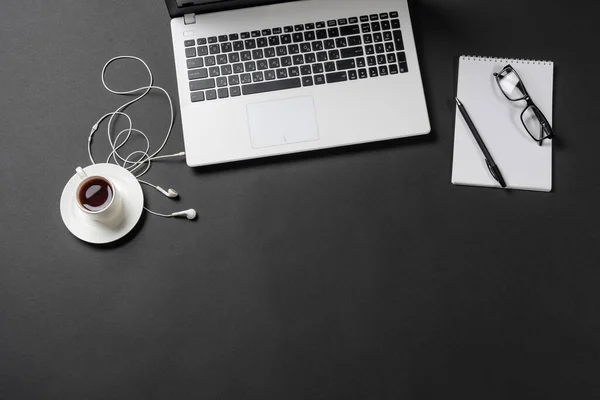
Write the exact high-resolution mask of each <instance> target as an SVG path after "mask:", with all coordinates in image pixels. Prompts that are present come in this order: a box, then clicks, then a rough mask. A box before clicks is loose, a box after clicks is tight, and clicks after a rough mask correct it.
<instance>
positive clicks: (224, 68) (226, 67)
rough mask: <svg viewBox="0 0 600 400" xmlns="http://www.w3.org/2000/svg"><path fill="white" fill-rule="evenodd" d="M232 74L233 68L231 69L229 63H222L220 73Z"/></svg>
mask: <svg viewBox="0 0 600 400" xmlns="http://www.w3.org/2000/svg"><path fill="white" fill-rule="evenodd" d="M231 74H233V70H232V69H231V65H223V66H222V67H221V75H231Z"/></svg>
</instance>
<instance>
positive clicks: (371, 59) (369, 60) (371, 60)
mask: <svg viewBox="0 0 600 400" xmlns="http://www.w3.org/2000/svg"><path fill="white" fill-rule="evenodd" d="M367 64H368V65H369V67H373V66H375V65H377V59H376V58H375V56H369V57H367Z"/></svg>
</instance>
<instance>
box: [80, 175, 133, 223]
mask: <svg viewBox="0 0 600 400" xmlns="http://www.w3.org/2000/svg"><path fill="white" fill-rule="evenodd" d="M75 171H76V172H77V175H78V176H79V178H81V182H79V185H78V186H77V191H76V192H75V202H76V203H77V206H78V207H79V209H80V210H81V211H82V212H83V213H84V214H85V215H86V216H87V217H88V218H90V219H92V220H94V221H98V222H100V223H102V224H106V225H111V226H115V225H117V224H119V223H120V222H121V221H122V220H123V207H122V199H121V194H120V193H119V191H118V190H117V187H116V186H115V184H114V183H113V182H112V181H111V180H110V179H109V178H108V177H106V176H102V175H92V176H88V175H87V174H86V173H85V171H84V170H83V168H81V167H77V169H76V170H75ZM92 179H102V180H104V181H106V182H108V184H109V185H110V187H111V189H112V192H113V197H112V199H111V201H110V203H109V204H108V205H107V206H106V207H104V208H103V209H101V210H98V211H91V210H88V209H87V208H85V207H84V206H83V204H81V202H80V201H79V197H80V196H79V192H80V190H81V189H82V188H83V186H84V185H85V184H86V183H87V182H89V181H91V180H92Z"/></svg>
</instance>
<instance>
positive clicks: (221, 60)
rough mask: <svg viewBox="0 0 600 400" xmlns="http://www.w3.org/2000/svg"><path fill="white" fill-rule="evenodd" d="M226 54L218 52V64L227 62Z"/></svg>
mask: <svg viewBox="0 0 600 400" xmlns="http://www.w3.org/2000/svg"><path fill="white" fill-rule="evenodd" d="M227 62H228V61H227V56H226V55H225V54H219V55H218V56H217V64H218V65H223V64H227Z"/></svg>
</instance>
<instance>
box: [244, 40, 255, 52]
mask: <svg viewBox="0 0 600 400" xmlns="http://www.w3.org/2000/svg"><path fill="white" fill-rule="evenodd" d="M244 46H245V47H246V50H252V49H255V48H256V39H246V40H245V41H244Z"/></svg>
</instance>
